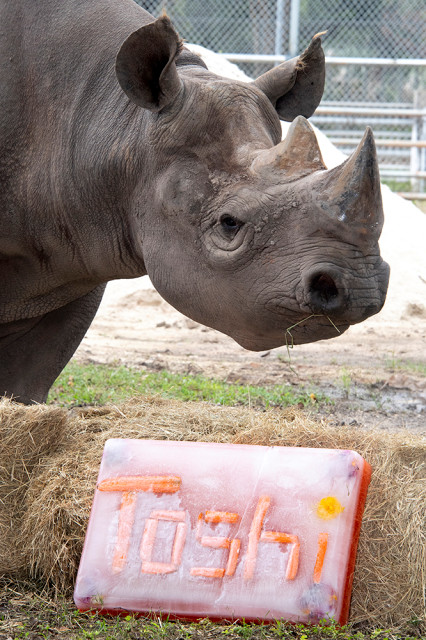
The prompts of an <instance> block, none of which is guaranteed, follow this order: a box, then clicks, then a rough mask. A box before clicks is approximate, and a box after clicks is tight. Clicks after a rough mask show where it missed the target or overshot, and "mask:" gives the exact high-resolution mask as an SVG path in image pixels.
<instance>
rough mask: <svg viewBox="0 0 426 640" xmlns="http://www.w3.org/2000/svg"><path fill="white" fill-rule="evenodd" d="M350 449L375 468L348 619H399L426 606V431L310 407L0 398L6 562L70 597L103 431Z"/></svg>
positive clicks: (0, 538) (394, 624)
mask: <svg viewBox="0 0 426 640" xmlns="http://www.w3.org/2000/svg"><path fill="white" fill-rule="evenodd" d="M111 437H123V438H153V439H159V440H160V439H169V440H204V441H210V442H235V443H245V444H259V445H283V446H303V447H327V448H337V449H354V450H356V451H358V452H359V453H360V454H361V455H363V456H364V457H365V458H366V459H367V460H368V461H369V462H370V463H371V465H372V467H373V478H372V483H371V485H370V489H369V493H368V497H367V504H366V509H365V513H364V519H363V525H362V531H361V537H360V542H359V549H358V558H357V565H356V570H355V579H354V583H353V595H352V607H351V616H350V619H351V621H352V622H360V623H362V624H363V627H365V629H368V628H371V627H374V626H376V627H377V626H380V627H389V628H392V629H393V630H396V631H397V630H398V629H402V628H403V627H404V626H405V624H406V622H407V621H409V620H410V619H413V618H423V617H424V616H425V589H426V585H425V581H426V540H425V538H426V522H425V511H426V509H425V505H426V482H425V478H426V441H425V439H424V438H421V437H420V436H415V435H413V434H410V433H409V432H408V431H405V432H399V433H397V434H391V433H387V432H383V431H374V432H368V431H365V430H361V429H353V428H350V427H339V428H335V427H331V426H330V425H328V424H327V423H326V422H324V421H321V422H319V421H316V420H313V419H312V418H310V417H308V416H307V415H305V414H304V413H303V412H301V411H298V410H294V409H290V410H287V411H280V410H271V411H267V412H257V411H253V410H250V409H244V408H224V407H215V406H212V405H209V404H205V403H204V404H201V403H200V404H198V403H182V402H177V401H169V400H164V399H160V398H139V399H135V400H133V401H130V402H128V403H126V404H123V405H120V407H116V406H110V407H103V408H100V409H83V410H80V411H78V412H74V413H66V412H65V411H63V410H60V409H57V408H49V407H45V406H39V407H27V408H25V407H21V406H19V405H14V404H13V403H10V402H9V401H7V400H3V401H0V500H1V503H2V510H1V514H0V571H1V572H2V573H5V574H7V575H15V576H16V577H17V578H18V579H25V578H28V577H29V576H37V577H39V578H41V579H42V580H44V581H45V582H46V583H49V585H51V586H53V588H54V589H55V590H56V592H58V593H63V594H65V595H69V594H70V593H71V589H72V586H73V582H74V579H75V574H76V571H77V567H78V563H79V556H80V553H81V549H82V544H83V540H84V534H85V529H86V524H87V519H88V516H89V512H90V506H91V501H92V497H93V491H94V487H95V483H96V478H97V473H98V468H99V462H100V459H101V455H102V449H103V445H104V442H105V440H106V439H107V438H111Z"/></svg>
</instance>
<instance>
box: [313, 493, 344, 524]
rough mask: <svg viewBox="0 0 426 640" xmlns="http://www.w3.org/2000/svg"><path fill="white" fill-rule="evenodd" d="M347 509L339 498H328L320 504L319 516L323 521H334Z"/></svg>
mask: <svg viewBox="0 0 426 640" xmlns="http://www.w3.org/2000/svg"><path fill="white" fill-rule="evenodd" d="M344 508H345V507H343V506H342V505H341V504H340V502H339V501H338V499H337V498H335V497H334V496H327V497H326V498H323V499H322V500H320V501H319V502H318V505H317V516H319V517H320V518H322V520H332V519H333V518H335V517H336V516H338V515H339V513H342V511H343V510H344Z"/></svg>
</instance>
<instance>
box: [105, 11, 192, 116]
mask: <svg viewBox="0 0 426 640" xmlns="http://www.w3.org/2000/svg"><path fill="white" fill-rule="evenodd" d="M181 49H182V42H181V40H180V39H179V36H178V34H177V33H176V31H175V30H174V28H173V25H172V23H171V22H170V19H169V18H168V17H167V16H162V17H161V18H158V20H155V22H151V23H150V24H147V25H145V26H143V27H141V28H140V29H138V30H137V31H135V32H134V33H132V34H131V35H130V36H129V37H128V38H127V39H126V40H125V41H124V42H123V44H122V45H121V48H120V51H119V52H118V55H117V59H116V63H115V72H116V74H117V78H118V82H119V83H120V86H121V88H122V89H123V91H124V93H125V94H126V95H127V96H128V98H130V100H131V101H132V102H135V103H136V104H137V105H139V106H140V107H143V108H144V109H150V110H151V111H160V110H161V109H163V108H164V107H165V106H166V105H168V104H170V103H171V102H172V101H173V100H174V99H175V97H176V95H177V94H178V93H179V91H180V89H181V86H182V83H181V80H180V78H179V75H178V72H177V69H176V65H175V62H174V61H175V58H176V56H177V55H178V54H179V53H180V51H181Z"/></svg>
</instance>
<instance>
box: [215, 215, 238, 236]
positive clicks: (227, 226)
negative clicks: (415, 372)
mask: <svg viewBox="0 0 426 640" xmlns="http://www.w3.org/2000/svg"><path fill="white" fill-rule="evenodd" d="M220 224H221V225H222V229H224V231H227V232H233V233H236V232H237V231H238V229H239V228H240V227H241V226H242V224H243V223H242V222H241V220H238V219H237V218H234V217H233V216H228V215H226V216H222V218H221V219H220Z"/></svg>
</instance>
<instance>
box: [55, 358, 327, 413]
mask: <svg viewBox="0 0 426 640" xmlns="http://www.w3.org/2000/svg"><path fill="white" fill-rule="evenodd" d="M143 394H160V395H162V396H163V397H166V398H176V399H178V400H183V401H189V400H192V401H200V400H204V401H207V402H211V403H214V404H220V405H228V406H236V405H246V406H252V407H258V408H265V409H268V408H270V407H287V406H289V405H295V404H300V405H302V406H307V405H312V404H314V403H316V402H325V401H327V400H326V398H325V397H324V396H322V395H321V394H316V393H313V392H312V391H311V390H308V389H304V388H293V387H292V386H290V385H274V386H271V387H257V386H256V387H255V386H252V385H243V384H237V383H232V384H231V383H227V382H222V381H221V380H215V379H211V378H205V377H204V376H200V375H194V376H192V375H185V374H176V373H170V372H169V371H158V372H157V371H156V372H148V371H145V370H141V369H134V368H130V367H125V366H122V365H120V366H116V367H114V366H106V365H93V364H91V365H81V364H78V363H76V362H71V363H70V364H68V366H67V367H66V368H65V369H64V371H63V372H62V373H61V375H60V376H59V378H58V379H57V380H56V382H55V384H54V385H53V387H52V389H51V391H50V394H49V398H48V402H49V403H56V404H60V405H63V406H81V405H100V404H107V403H114V402H120V401H123V400H125V399H126V398H130V397H132V396H135V395H143Z"/></svg>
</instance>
